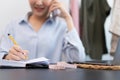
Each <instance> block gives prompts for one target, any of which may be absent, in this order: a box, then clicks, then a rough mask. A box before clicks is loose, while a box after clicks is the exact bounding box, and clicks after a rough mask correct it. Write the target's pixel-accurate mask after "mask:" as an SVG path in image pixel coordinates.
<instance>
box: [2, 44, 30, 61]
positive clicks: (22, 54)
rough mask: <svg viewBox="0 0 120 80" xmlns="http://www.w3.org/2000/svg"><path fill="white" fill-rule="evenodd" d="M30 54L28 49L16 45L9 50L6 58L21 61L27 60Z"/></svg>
mask: <svg viewBox="0 0 120 80" xmlns="http://www.w3.org/2000/svg"><path fill="white" fill-rule="evenodd" d="M27 54H28V51H27V50H22V49H21V48H20V46H18V45H14V46H13V47H12V48H11V49H10V50H9V52H8V54H7V56H6V57H5V58H4V59H7V60H15V61H20V60H25V59H26V56H27Z"/></svg>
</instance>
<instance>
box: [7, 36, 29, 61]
mask: <svg viewBox="0 0 120 80" xmlns="http://www.w3.org/2000/svg"><path fill="white" fill-rule="evenodd" d="M8 37H9V39H10V40H11V41H12V42H13V44H14V45H18V43H17V42H16V40H15V39H14V37H13V36H12V35H10V34H8ZM22 53H23V54H24V52H22ZM25 59H28V57H27V56H25Z"/></svg>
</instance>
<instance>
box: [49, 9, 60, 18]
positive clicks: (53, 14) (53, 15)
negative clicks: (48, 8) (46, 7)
mask: <svg viewBox="0 0 120 80" xmlns="http://www.w3.org/2000/svg"><path fill="white" fill-rule="evenodd" d="M58 14H59V11H58V10H57V9H56V10H54V11H52V12H51V14H50V16H51V17H53V18H55V17H56V16H57V15H58Z"/></svg>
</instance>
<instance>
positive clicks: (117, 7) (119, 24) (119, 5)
mask: <svg viewBox="0 0 120 80" xmlns="http://www.w3.org/2000/svg"><path fill="white" fill-rule="evenodd" d="M112 13H113V15H112V21H111V22H112V23H111V27H110V32H111V33H112V40H111V50H110V54H111V55H112V56H114V54H115V51H116V48H117V44H118V41H119V36H120V0H115V1H114V6H113V10H112Z"/></svg>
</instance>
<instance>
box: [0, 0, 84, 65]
mask: <svg viewBox="0 0 120 80" xmlns="http://www.w3.org/2000/svg"><path fill="white" fill-rule="evenodd" d="M29 3H30V7H31V10H32V11H31V12H29V13H28V14H27V15H26V16H25V17H22V18H20V19H18V20H15V21H12V22H11V23H10V24H9V25H8V26H7V27H6V30H5V33H4V35H5V36H4V37H3V38H2V42H1V45H0V58H1V59H7V60H17V61H19V60H25V56H28V57H29V59H33V58H37V57H46V58H48V59H50V62H51V63H56V62H59V61H61V60H63V57H64V60H65V61H70V62H72V61H80V60H84V58H85V52H84V47H83V45H82V43H81V41H80V39H79V37H78V34H77V32H76V30H75V29H74V25H73V22H72V18H71V16H70V14H69V13H68V12H67V11H66V10H65V9H64V7H63V5H62V3H60V2H59V1H58V0H29ZM56 9H57V10H59V11H60V14H58V15H57V16H54V15H52V17H51V16H50V15H51V13H53V12H55V11H56ZM8 34H11V35H12V36H13V37H14V38H15V40H16V41H17V42H18V44H19V45H14V44H13V43H12V42H11V41H10V40H9V38H8ZM23 53H24V54H23Z"/></svg>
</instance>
